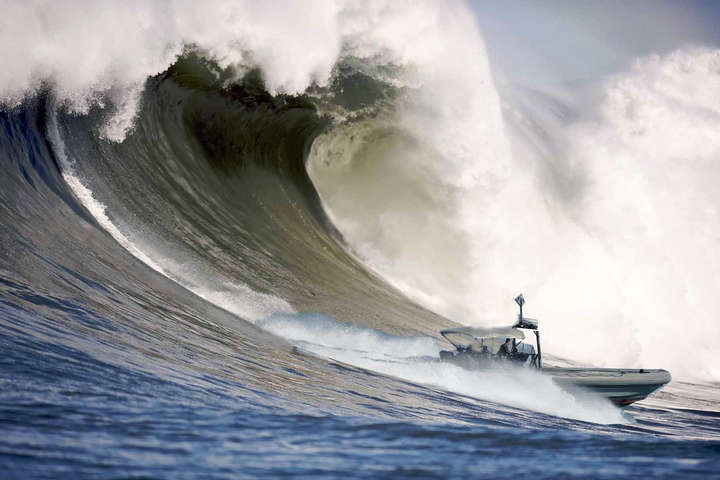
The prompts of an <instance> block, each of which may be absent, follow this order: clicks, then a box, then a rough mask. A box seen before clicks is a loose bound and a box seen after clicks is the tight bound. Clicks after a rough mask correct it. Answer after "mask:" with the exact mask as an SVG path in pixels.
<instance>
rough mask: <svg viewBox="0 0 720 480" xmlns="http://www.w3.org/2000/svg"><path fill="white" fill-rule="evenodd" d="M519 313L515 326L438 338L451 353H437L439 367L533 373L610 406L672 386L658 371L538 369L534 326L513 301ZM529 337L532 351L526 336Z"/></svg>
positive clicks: (464, 330)
mask: <svg viewBox="0 0 720 480" xmlns="http://www.w3.org/2000/svg"><path fill="white" fill-rule="evenodd" d="M515 302H516V303H517V304H518V306H519V307H520V313H519V314H518V319H517V321H516V322H515V323H514V324H513V325H511V326H505V327H459V328H451V329H447V330H442V331H441V332H440V335H442V336H443V338H445V339H446V340H447V341H448V342H450V343H451V344H452V345H453V346H454V347H455V350H443V351H441V352H440V361H443V362H449V363H452V364H455V365H457V366H459V367H462V368H465V369H468V370H486V369H493V370H498V369H500V370H502V369H513V368H528V369H536V370H538V371H539V372H540V373H541V374H543V375H548V376H550V377H551V378H552V380H553V381H554V382H555V383H556V384H557V385H559V386H560V387H562V388H563V389H565V390H567V391H570V392H573V393H574V392H579V391H591V392H595V393H598V394H600V395H602V396H604V397H606V398H607V399H609V400H610V401H611V402H613V403H614V404H615V405H618V406H621V407H626V406H628V405H630V404H632V403H634V402H637V401H639V400H644V399H645V398H647V397H648V396H649V395H651V394H652V393H653V392H656V391H657V390H659V389H661V388H662V387H663V386H665V385H666V384H667V383H668V382H670V380H671V376H670V373H669V372H668V371H667V370H662V369H645V368H563V367H550V366H545V365H543V358H542V350H541V347H540V330H539V328H538V321H537V320H534V319H531V318H527V317H524V316H523V305H524V304H525V299H524V298H523V295H522V294H520V295H518V296H517V297H516V298H515ZM525 332H532V334H534V337H535V338H534V345H533V344H532V343H527V342H526V333H525Z"/></svg>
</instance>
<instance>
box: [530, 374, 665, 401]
mask: <svg viewBox="0 0 720 480" xmlns="http://www.w3.org/2000/svg"><path fill="white" fill-rule="evenodd" d="M541 371H542V373H543V374H544V375H549V376H551V377H552V379H553V381H554V382H555V383H557V384H558V385H560V386H561V387H563V388H565V389H567V390H574V389H578V388H579V389H584V390H590V391H592V392H596V393H599V394H601V395H602V396H604V397H606V398H608V399H609V400H610V401H612V402H613V403H614V404H616V405H619V406H622V407H624V406H627V405H630V404H631V403H634V402H637V401H639V400H643V399H645V398H647V397H648V396H649V395H650V394H652V393H653V392H655V391H657V390H659V389H660V388H662V387H663V386H664V385H666V384H667V383H668V382H669V381H670V380H671V378H672V377H671V376H670V373H669V372H668V371H667V370H659V369H656V370H648V369H628V368H559V367H548V368H543V369H542V370H541Z"/></svg>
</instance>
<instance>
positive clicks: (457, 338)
mask: <svg viewBox="0 0 720 480" xmlns="http://www.w3.org/2000/svg"><path fill="white" fill-rule="evenodd" d="M444 337H445V338H447V339H448V341H449V342H450V343H452V344H453V345H454V346H455V348H457V349H458V350H470V351H473V352H481V353H492V354H496V353H497V352H498V350H500V345H502V344H503V343H505V339H506V338H507V337H505V336H500V337H499V336H488V337H475V336H473V335H470V334H467V333H462V332H448V333H445V334H444Z"/></svg>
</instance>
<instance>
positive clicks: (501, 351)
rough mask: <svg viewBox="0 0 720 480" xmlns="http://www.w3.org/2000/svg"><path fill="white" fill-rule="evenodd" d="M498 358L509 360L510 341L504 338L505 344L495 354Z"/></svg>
mask: <svg viewBox="0 0 720 480" xmlns="http://www.w3.org/2000/svg"><path fill="white" fill-rule="evenodd" d="M497 354H498V356H499V357H505V358H510V339H509V338H506V339H505V343H503V344H502V345H500V349H499V350H498V352H497Z"/></svg>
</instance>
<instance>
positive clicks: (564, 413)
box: [258, 314, 627, 424]
mask: <svg viewBox="0 0 720 480" xmlns="http://www.w3.org/2000/svg"><path fill="white" fill-rule="evenodd" d="M258 325H259V326H261V327H263V328H265V329H267V330H269V331H270V332H272V333H274V334H276V335H279V336H282V337H285V338H286V339H288V340H290V341H291V342H293V343H295V344H296V345H298V346H299V347H301V348H304V349H306V350H308V351H310V352H312V353H315V354H317V355H320V356H323V357H327V358H332V359H335V360H338V361H341V362H344V363H347V364H350V365H355V366H358V367H361V368H366V369H369V370H374V371H377V372H380V373H383V374H386V375H392V376H395V377H398V378H402V379H405V380H409V381H411V382H414V383H418V384H424V385H432V386H436V387H439V388H442V389H445V390H448V391H451V392H455V393H460V394H463V395H468V396H472V397H475V398H479V399H483V400H488V401H492V402H497V403H501V404H504V405H509V406H512V407H517V408H522V409H525V410H532V411H536V412H542V413H547V414H550V415H555V416H560V417H565V418H572V419H577V420H582V421H586V422H593V423H602V424H611V423H625V422H626V421H627V419H626V418H625V417H624V416H623V414H622V411H621V410H620V409H618V408H616V407H614V406H613V405H612V404H611V403H610V402H609V401H607V400H605V399H604V398H600V397H597V396H594V395H592V394H588V393H586V394H583V395H581V394H575V395H573V394H570V393H568V392H566V391H564V390H562V389H561V388H559V387H558V386H557V385H555V383H553V381H552V379H551V378H549V377H547V376H544V375H540V374H538V373H536V372H534V371H531V370H526V369H518V370H515V369H513V371H511V372H509V371H502V372H477V371H476V372H473V371H469V370H465V369H463V368H460V367H457V366H455V365H452V364H448V363H441V362H439V361H438V360H437V356H438V346H437V344H436V343H435V341H434V340H433V339H431V338H428V337H395V336H392V335H386V334H384V333H382V332H378V331H376V330H373V329H369V328H363V327H357V326H353V325H350V324H340V323H337V322H335V321H334V320H332V319H331V318H328V317H324V316H322V315H317V314H300V315H275V316H273V317H270V318H268V319H266V320H261V321H259V322H258Z"/></svg>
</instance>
